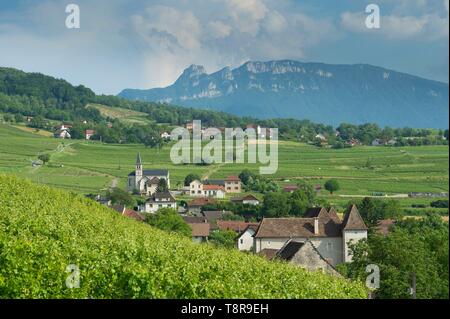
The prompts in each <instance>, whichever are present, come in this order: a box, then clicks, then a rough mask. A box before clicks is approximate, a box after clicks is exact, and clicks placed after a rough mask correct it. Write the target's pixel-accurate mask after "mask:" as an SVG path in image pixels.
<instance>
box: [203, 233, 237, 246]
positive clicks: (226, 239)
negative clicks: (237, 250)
mask: <svg viewBox="0 0 450 319" xmlns="http://www.w3.org/2000/svg"><path fill="white" fill-rule="evenodd" d="M209 242H210V243H212V244H214V245H216V246H220V247H226V248H234V247H235V245H236V233H235V232H234V231H232V230H216V231H213V232H211V234H210V235H209Z"/></svg>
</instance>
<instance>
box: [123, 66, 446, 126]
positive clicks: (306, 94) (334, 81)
mask: <svg viewBox="0 0 450 319" xmlns="http://www.w3.org/2000/svg"><path fill="white" fill-rule="evenodd" d="M119 96H120V97H123V98H127V99H130V100H143V101H154V102H167V103H174V104H179V105H182V106H186V107H200V108H207V109H213V110H219V111H225V112H229V113H233V114H236V115H239V116H253V117H258V118H262V119H267V118H274V117H282V118H297V119H309V120H312V121H318V122H323V123H327V124H332V125H336V124H338V123H341V122H351V123H358V124H361V123H365V122H375V123H377V124H380V125H389V126H395V127H399V126H414V127H437V128H446V127H448V84H447V83H443V82H439V81H434V80H427V79H424V78H421V77H418V76H415V75H410V74H407V73H402V72H397V71H394V70H389V69H386V68H382V67H377V66H373V65H370V64H362V63H359V64H352V65H346V64H335V65H333V64H325V63H320V62H299V61H293V60H279V61H276V60H274V61H268V62H261V61H248V62H246V63H244V64H242V65H241V66H239V67H237V68H234V69H232V68H230V67H224V68H222V69H220V70H218V71H216V72H213V73H210V74H208V73H207V72H206V69H205V68H204V67H203V66H201V65H194V64H193V65H191V66H189V67H188V68H186V69H185V70H184V71H183V73H182V74H181V75H180V77H179V78H178V79H177V80H176V81H175V82H174V83H173V84H172V85H170V86H168V87H166V88H155V89H149V90H134V89H125V90H123V91H122V92H121V93H120V94H119ZM336 110H339V111H340V112H336ZM330 114H332V115H331V116H330Z"/></svg>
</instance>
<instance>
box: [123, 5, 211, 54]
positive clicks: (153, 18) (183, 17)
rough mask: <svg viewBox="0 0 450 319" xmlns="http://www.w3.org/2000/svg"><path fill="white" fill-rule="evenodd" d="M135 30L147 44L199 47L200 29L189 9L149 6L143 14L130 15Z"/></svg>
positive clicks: (164, 46)
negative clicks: (180, 9)
mask: <svg viewBox="0 0 450 319" xmlns="http://www.w3.org/2000/svg"><path fill="white" fill-rule="evenodd" d="M132 22H133V26H134V28H135V31H136V32H137V33H138V34H139V35H140V36H141V37H142V38H144V39H146V40H147V41H148V43H149V44H151V45H154V44H156V43H157V44H158V45H162V47H163V48H171V49H173V46H175V45H179V46H180V47H182V48H184V49H188V50H194V49H198V48H200V47H201V42H200V37H201V35H202V29H201V26H200V22H199V21H198V19H197V17H196V16H195V15H194V14H193V13H192V12H191V11H185V12H182V11H179V10H177V9H175V8H173V7H168V6H161V5H156V6H150V7H148V8H147V9H146V10H145V14H144V15H135V16H133V17H132Z"/></svg>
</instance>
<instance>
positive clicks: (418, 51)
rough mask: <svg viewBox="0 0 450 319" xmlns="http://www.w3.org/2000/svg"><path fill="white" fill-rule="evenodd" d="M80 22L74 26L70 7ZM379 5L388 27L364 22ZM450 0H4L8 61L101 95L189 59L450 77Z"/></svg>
mask: <svg viewBox="0 0 450 319" xmlns="http://www.w3.org/2000/svg"><path fill="white" fill-rule="evenodd" d="M70 3H74V4H78V5H79V7H80V10H81V28H80V29H67V28H66V26H65V20H66V17H67V13H66V12H65V8H66V6H67V5H68V4H70ZM369 3H376V4H377V5H379V7H380V9H381V28H380V29H367V28H366V27H365V19H366V16H367V15H366V13H365V9H366V6H367V5H368V4H369ZM448 29H449V0H371V1H363V0H339V1H331V0H302V1H300V0H71V1H62V0H14V1H11V0H0V66H9V67H15V68H19V69H22V70H24V71H37V72H41V73H45V74H48V75H52V76H56V77H59V78H64V79H67V80H68V81H69V82H71V83H73V84H83V85H85V86H88V87H90V88H92V89H93V90H94V91H96V92H97V93H104V94H117V93H119V92H120V91H121V90H122V89H124V88H153V87H162V86H167V85H169V84H171V83H173V82H174V81H175V80H176V79H177V77H178V76H179V75H180V74H181V72H182V71H183V69H185V68H186V67H187V66H189V65H190V64H200V65H203V66H205V68H206V69H207V70H208V72H214V71H216V70H219V69H221V68H223V67H224V66H231V67H236V66H239V65H240V64H242V63H244V62H246V61H248V60H259V61H266V60H276V59H295V60H300V61H313V62H325V63H345V64H347V63H348V64H354V63H369V64H373V65H377V66H382V67H386V68H390V69H394V70H398V71H403V72H408V73H411V74H415V75H419V76H423V77H426V78H429V79H434V80H439V81H444V82H447V83H448V76H449V73H448V67H449V65H448V58H449V53H448V52H449V33H448Z"/></svg>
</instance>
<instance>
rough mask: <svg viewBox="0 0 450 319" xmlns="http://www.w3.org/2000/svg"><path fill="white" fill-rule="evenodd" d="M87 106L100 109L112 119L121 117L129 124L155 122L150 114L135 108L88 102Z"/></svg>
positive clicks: (105, 115) (103, 114)
mask: <svg viewBox="0 0 450 319" xmlns="http://www.w3.org/2000/svg"><path fill="white" fill-rule="evenodd" d="M86 107H88V108H89V107H92V108H95V109H97V110H99V111H100V114H101V115H102V116H104V117H109V118H111V119H117V118H119V119H120V120H121V121H122V122H124V123H128V124H139V125H145V124H149V123H154V121H151V120H150V119H149V118H148V114H146V113H142V112H138V111H134V110H127V109H123V108H118V107H110V106H105V105H100V104H88V105H87V106H86Z"/></svg>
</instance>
